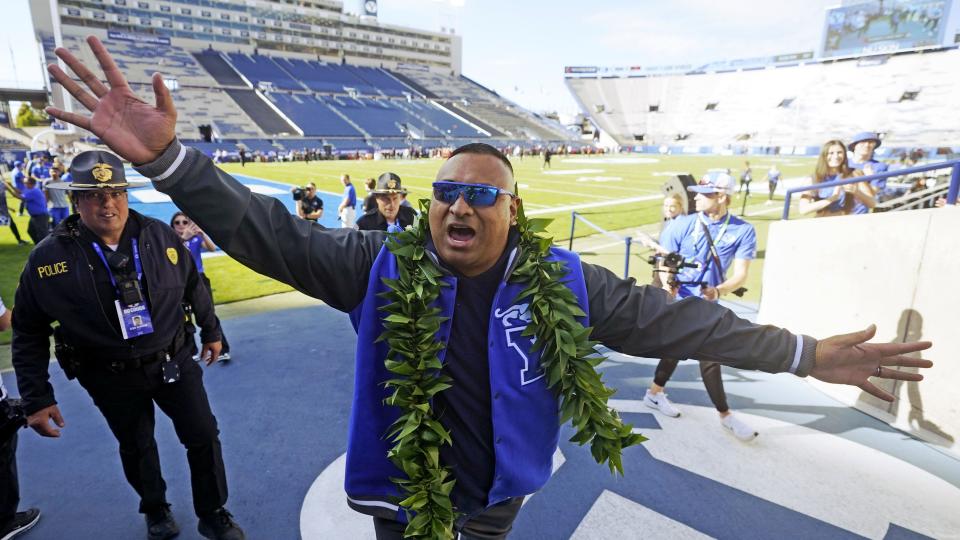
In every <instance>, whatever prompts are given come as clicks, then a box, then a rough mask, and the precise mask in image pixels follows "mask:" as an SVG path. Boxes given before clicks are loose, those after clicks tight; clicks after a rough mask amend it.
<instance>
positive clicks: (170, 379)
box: [160, 355, 180, 384]
mask: <svg viewBox="0 0 960 540" xmlns="http://www.w3.org/2000/svg"><path fill="white" fill-rule="evenodd" d="M160 368H161V371H163V382H164V384H170V383H175V382H177V381H179V380H180V365H179V364H177V363H176V362H174V361H173V360H171V359H170V355H167V359H166V360H164V361H163V364H160Z"/></svg>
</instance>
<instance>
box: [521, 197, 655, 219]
mask: <svg viewBox="0 0 960 540" xmlns="http://www.w3.org/2000/svg"><path fill="white" fill-rule="evenodd" d="M662 198H663V195H662V194H660V193H657V194H655V195H644V196H643V197H631V198H629V199H617V200H615V201H607V202H594V203H583V204H571V205H567V206H554V207H552V208H544V209H542V210H533V211H532V212H527V215H529V216H538V215H542V214H551V213H554V212H569V211H571V210H583V209H585V208H601V207H604V206H616V205H619V204H627V203H633V202H645V201H655V200H657V199H662Z"/></svg>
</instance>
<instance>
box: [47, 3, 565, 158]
mask: <svg viewBox="0 0 960 540" xmlns="http://www.w3.org/2000/svg"><path fill="white" fill-rule="evenodd" d="M50 16H51V19H52V18H55V17H59V19H60V23H61V24H60V25H54V24H52V22H51V23H50V24H47V25H43V24H40V25H38V26H37V28H38V33H39V35H40V38H41V41H42V43H43V48H44V51H45V53H46V55H47V57H48V58H52V57H53V49H54V48H55V46H56V45H58V44H59V45H63V46H65V47H67V48H69V49H71V50H73V51H75V52H77V53H79V54H81V56H84V57H89V56H90V53H89V51H88V50H87V48H86V47H84V46H82V40H83V37H84V36H86V35H89V34H94V35H97V36H98V37H99V38H100V39H101V40H102V41H103V42H104V43H105V45H106V46H107V48H108V50H110V51H111V53H112V54H113V55H114V57H115V58H116V59H117V62H118V64H119V65H120V67H121V69H123V70H124V71H125V72H126V73H128V74H129V78H130V81H131V84H132V85H133V86H134V87H139V88H142V89H143V90H144V91H145V92H146V93H147V94H149V89H148V88H146V85H148V84H149V82H150V78H151V76H152V74H153V73H154V72H155V71H160V72H161V73H163V75H164V78H165V80H166V81H167V86H168V87H169V88H171V90H172V92H173V94H174V99H175V100H176V103H177V107H178V110H180V111H181V114H180V115H179V118H178V123H177V132H178V135H179V136H180V137H181V138H182V139H185V140H191V139H197V138H199V137H200V135H199V133H200V128H201V126H210V127H211V128H212V136H213V138H214V139H219V140H221V141H224V142H226V143H227V144H226V145H224V144H222V143H220V144H219V145H216V146H218V147H226V148H230V149H232V147H233V143H235V142H239V141H241V140H243V141H244V144H246V145H247V146H248V148H253V147H254V146H256V147H262V148H273V149H276V150H282V149H283V148H301V147H307V148H311V147H314V145H317V144H320V145H323V144H329V145H330V146H333V147H334V149H337V150H347V149H349V150H350V151H356V150H366V149H376V148H383V149H389V148H399V147H407V146H410V145H416V146H424V147H434V146H444V145H446V144H449V143H452V141H454V140H463V139H477V138H481V139H486V138H491V137H492V138H494V139H496V140H497V141H498V142H500V143H504V144H506V143H508V142H510V141H513V142H514V143H516V142H519V143H520V144H526V145H531V144H543V143H546V144H556V143H559V142H561V141H571V140H572V137H571V136H570V135H569V134H568V133H567V132H566V131H565V130H564V129H563V128H562V127H561V126H559V124H556V123H552V122H551V121H549V120H547V119H544V118H541V117H538V116H536V115H534V114H532V113H529V112H527V111H525V110H523V109H521V108H519V107H517V106H516V105H514V104H512V103H510V102H507V101H505V100H504V99H502V98H500V97H499V96H498V95H497V94H496V93H493V92H491V91H489V90H487V89H485V88H483V87H482V86H480V85H478V84H476V83H474V82H472V81H470V80H469V79H467V78H465V77H462V76H460V75H459V74H458V72H459V64H460V45H459V39H460V38H459V37H458V36H454V35H450V34H442V33H432V32H423V31H420V30H414V29H403V28H398V27H392V26H388V25H381V24H380V23H378V22H377V21H375V20H373V19H370V18H359V17H356V16H352V15H348V14H345V13H343V11H342V5H340V4H339V3H337V2H313V3H309V2H308V3H306V4H304V5H300V6H299V7H298V8H297V9H294V8H293V7H292V6H289V5H287V4H285V3H282V2H264V1H259V0H251V1H240V0H231V1H227V0H217V1H212V0H204V1H200V0H176V1H174V0H170V1H137V2H134V1H132V0H113V2H112V4H107V3H106V2H103V3H101V2H96V3H94V2H89V1H80V0H65V1H63V2H60V3H59V5H58V7H57V8H56V11H54V12H53V13H51V14H50ZM35 18H36V15H35ZM334 38H335V39H334ZM373 44H376V46H373ZM368 53H369V54H368ZM85 61H87V62H88V63H95V61H94V59H92V58H85ZM404 73H406V75H404ZM424 79H425V80H424ZM417 81H419V82H417ZM428 87H429V89H427V88H428ZM54 98H55V101H56V100H57V99H62V100H66V101H67V102H68V103H70V104H72V106H73V108H74V109H77V108H79V105H78V104H77V103H76V102H74V101H73V99H72V98H71V97H69V96H68V95H66V94H65V93H60V92H59V91H56V89H55V92H54ZM301 137H307V138H304V139H301ZM310 137H313V138H310ZM287 139H294V140H287ZM251 140H254V141H256V140H259V141H261V142H263V143H264V144H263V145H261V144H256V143H254V144H253V145H251V144H248V143H249V141H251ZM264 145H265V146H264ZM201 146H204V147H205V148H207V147H210V148H212V147H211V146H210V145H201Z"/></svg>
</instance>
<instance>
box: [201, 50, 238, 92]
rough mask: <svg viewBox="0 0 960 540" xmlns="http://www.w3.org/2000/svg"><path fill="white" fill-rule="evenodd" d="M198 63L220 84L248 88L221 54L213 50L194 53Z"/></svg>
mask: <svg viewBox="0 0 960 540" xmlns="http://www.w3.org/2000/svg"><path fill="white" fill-rule="evenodd" d="M193 57H194V58H196V59H197V62H199V63H200V65H201V66H203V68H204V69H206V70H207V73H209V74H210V76H211V77H213V78H214V79H215V80H216V81H217V82H218V83H219V84H222V85H226V86H246V85H247V83H246V81H244V80H243V78H242V77H241V76H240V75H239V74H238V73H237V72H236V70H234V69H233V68H232V67H230V64H228V63H227V61H226V60H225V59H224V58H223V55H222V54H220V52H218V51H215V50H213V49H207V50H204V51H201V52H198V53H193Z"/></svg>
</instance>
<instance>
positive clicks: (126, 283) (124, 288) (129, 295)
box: [117, 276, 143, 306]
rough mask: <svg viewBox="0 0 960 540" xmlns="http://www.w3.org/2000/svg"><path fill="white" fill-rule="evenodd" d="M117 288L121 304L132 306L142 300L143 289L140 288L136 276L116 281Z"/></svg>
mask: <svg viewBox="0 0 960 540" xmlns="http://www.w3.org/2000/svg"><path fill="white" fill-rule="evenodd" d="M117 289H119V290H120V302H122V303H123V305H125V306H132V305H134V304H138V303H140V302H143V291H141V290H140V282H139V281H137V277H136V276H132V277H129V276H128V277H127V278H125V279H122V280H120V281H117Z"/></svg>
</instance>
